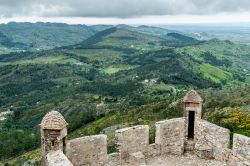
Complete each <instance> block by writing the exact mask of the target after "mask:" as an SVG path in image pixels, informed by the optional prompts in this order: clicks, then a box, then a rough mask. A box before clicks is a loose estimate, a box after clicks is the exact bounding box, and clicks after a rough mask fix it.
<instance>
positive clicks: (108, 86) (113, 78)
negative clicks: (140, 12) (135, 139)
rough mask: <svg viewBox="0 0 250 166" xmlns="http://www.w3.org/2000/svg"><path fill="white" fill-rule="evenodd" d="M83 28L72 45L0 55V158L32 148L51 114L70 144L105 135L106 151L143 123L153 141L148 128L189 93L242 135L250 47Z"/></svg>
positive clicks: (151, 31) (210, 115) (178, 111)
mask: <svg viewBox="0 0 250 166" xmlns="http://www.w3.org/2000/svg"><path fill="white" fill-rule="evenodd" d="M9 26H10V25H9ZM41 26H45V25H44V24H41ZM50 26H52V25H50V24H48V25H46V27H48V29H49V27H50ZM54 26H55V25H53V26H52V29H53V28H54ZM57 26H63V28H62V29H64V28H65V27H66V28H69V27H68V26H66V25H61V24H59V25H57ZM13 27H15V26H13ZM28 27H29V26H28ZM77 27H81V26H77ZM70 28H72V27H70ZM73 28H76V27H73ZM88 28H89V29H90V30H91V31H92V32H93V34H92V36H91V37H90V36H84V35H83V36H82V39H79V38H78V39H77V40H75V42H77V41H79V40H84V38H87V37H89V38H88V39H86V40H84V41H82V42H80V41H79V43H78V44H74V43H64V44H60V45H54V46H63V45H70V46H64V47H58V48H53V49H51V50H47V51H46V50H44V51H36V52H19V53H18V52H12V53H10V54H2V55H0V97H1V100H0V130H1V134H0V149H1V150H0V159H1V160H3V161H5V160H7V159H9V158H12V157H14V156H17V155H20V154H22V153H24V152H26V151H29V150H32V149H36V148H38V147H39V144H40V136H39V128H38V124H39V123H40V122H41V119H42V117H43V116H44V115H45V114H46V113H47V112H48V111H50V110H52V109H55V110H58V111H60V112H61V113H62V114H63V115H64V116H65V117H66V120H67V121H68V123H69V129H68V130H69V132H70V138H75V137H79V136H83V135H90V134H97V133H105V134H107V135H108V138H109V151H114V150H115V149H114V142H113V141H114V140H113V139H112V138H113V137H114V131H115V129H118V128H121V127H127V126H131V125H136V124H149V125H150V126H151V129H150V134H151V137H150V141H151V142H153V141H154V127H153V126H154V125H153V124H154V122H155V121H158V120H162V119H166V118H173V117H180V116H182V108H181V98H182V97H183V96H184V94H185V93H186V92H187V90H189V89H193V88H194V89H197V90H198V91H199V92H200V93H201V95H202V97H203V98H204V100H205V101H204V111H203V117H204V118H205V119H208V120H209V121H212V122H214V123H217V124H219V125H221V126H224V127H227V128H229V129H230V130H231V131H232V132H238V133H242V134H245V135H248V134H249V112H250V111H249V105H250V96H249V94H250V93H249V92H250V87H249V82H250V75H249V71H250V56H249V50H250V47H249V46H247V45H239V44H234V43H232V42H228V41H221V40H218V39H213V40H209V41H199V40H196V39H194V38H191V37H188V36H185V35H183V34H179V33H177V32H173V31H168V30H165V29H161V28H154V27H147V26H140V27H137V28H135V27H130V26H126V25H119V26H117V27H111V28H108V29H107V27H106V26H105V27H102V26H100V27H98V26H93V27H91V28H90V27H88ZM0 29H1V26H0ZM9 29H10V28H9ZM42 29H44V28H42ZM59 29H60V30H62V29H61V28H59ZM71 33H72V32H70V34H71ZM76 34H77V32H76ZM159 34H160V35H159ZM0 35H1V34H0ZM30 36H34V35H32V34H30ZM47 40H48V41H52V40H53V39H47ZM47 40H46V41H47ZM1 41H2V42H1ZM1 41H0V43H5V44H6V43H8V41H9V39H7V38H6V35H5V37H3V38H1ZM9 42H12V44H14V45H15V44H16V43H18V42H20V41H18V40H12V41H9ZM58 43H60V42H58ZM37 47H42V46H41V45H40V46H39V45H37ZM30 51H32V49H31V50H30ZM34 153H35V154H37V155H39V152H34ZM28 156H32V155H30V153H28ZM28 158H30V157H26V158H25V157H24V158H18V162H19V163H23V162H25V161H26V159H28ZM31 158H32V157H31Z"/></svg>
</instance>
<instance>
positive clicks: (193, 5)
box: [0, 0, 250, 24]
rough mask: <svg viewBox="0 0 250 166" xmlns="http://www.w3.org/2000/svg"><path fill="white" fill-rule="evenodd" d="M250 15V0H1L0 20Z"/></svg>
mask: <svg viewBox="0 0 250 166" xmlns="http://www.w3.org/2000/svg"><path fill="white" fill-rule="evenodd" d="M249 18H250V0H0V22H1V23H6V22H9V21H20V22H24V21H30V22H36V21H47V22H66V23H85V24H121V23H127V24H170V23H223V22H248V21H250V19H249Z"/></svg>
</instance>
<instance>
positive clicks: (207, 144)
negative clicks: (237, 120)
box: [195, 120, 230, 159]
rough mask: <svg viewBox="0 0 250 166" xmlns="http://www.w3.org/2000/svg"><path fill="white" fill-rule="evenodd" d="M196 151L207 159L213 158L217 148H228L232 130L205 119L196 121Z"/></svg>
mask: <svg viewBox="0 0 250 166" xmlns="http://www.w3.org/2000/svg"><path fill="white" fill-rule="evenodd" d="M196 125H197V126H196V129H197V130H195V139H196V140H195V152H196V154H197V155H198V156H199V157H201V158H205V159H209V158H213V151H214V150H215V149H217V148H228V146H229V144H230V131H229V130H228V129H225V128H222V127H220V126H217V125H215V124H212V123H209V122H207V121H205V120H199V121H197V123H196Z"/></svg>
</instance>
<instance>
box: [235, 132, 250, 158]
mask: <svg viewBox="0 0 250 166" xmlns="http://www.w3.org/2000/svg"><path fill="white" fill-rule="evenodd" d="M233 151H234V152H236V153H238V154H240V155H241V156H243V157H245V158H247V159H249V160H250V138H249V137H247V136H243V135H240V134H234V137H233Z"/></svg>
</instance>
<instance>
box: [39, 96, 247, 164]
mask: <svg viewBox="0 0 250 166" xmlns="http://www.w3.org/2000/svg"><path fill="white" fill-rule="evenodd" d="M201 105H202V99H201V97H200V96H199V95H198V94H197V92H195V91H190V92H189V93H187V95H186V96H185V97H184V100H183V109H184V117H183V118H175V119H169V120H164V121H160V122H156V124H155V125H156V134H155V143H153V144H149V126H147V125H138V126H133V127H129V128H124V129H120V130H116V132H115V139H116V145H117V149H118V152H117V153H112V154H108V153H107V136H106V135H93V136H86V137H81V138H76V139H73V140H70V141H68V142H67V139H66V137H67V123H66V121H65V120H64V118H62V115H61V114H60V113H58V112H56V111H52V112H50V113H48V114H47V115H46V116H45V117H44V119H43V121H42V123H41V137H42V138H41V142H42V153H43V157H42V165H44V166H73V165H74V166H124V165H127V166H146V165H147V160H148V159H150V158H155V157H159V156H165V155H183V154H184V153H186V152H190V153H194V154H195V155H197V156H198V157H199V158H202V159H214V160H217V161H220V162H222V163H225V164H228V165H230V166H236V165H237V166H241V165H242V166H250V138H249V137H246V136H243V135H239V134H234V136H233V148H232V149H229V144H230V131H229V130H228V129H225V128H222V127H219V126H217V125H215V124H212V123H209V122H207V121H205V120H202V119H201V110H202V109H201ZM51 116H52V117H53V118H51Z"/></svg>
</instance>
